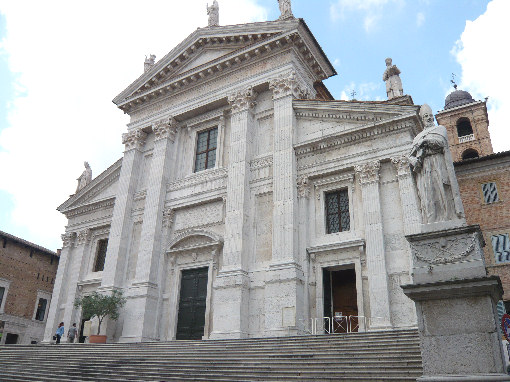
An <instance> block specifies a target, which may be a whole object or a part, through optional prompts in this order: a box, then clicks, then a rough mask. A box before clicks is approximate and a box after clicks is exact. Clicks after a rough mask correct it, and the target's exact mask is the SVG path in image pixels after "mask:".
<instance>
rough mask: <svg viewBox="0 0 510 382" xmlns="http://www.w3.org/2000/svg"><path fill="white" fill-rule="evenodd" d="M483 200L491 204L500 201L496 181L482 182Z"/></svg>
mask: <svg viewBox="0 0 510 382" xmlns="http://www.w3.org/2000/svg"><path fill="white" fill-rule="evenodd" d="M482 192H483V200H484V202H485V203H486V204H491V203H495V202H498V201H499V195H498V188H497V187H496V183H494V182H489V183H484V184H482Z"/></svg>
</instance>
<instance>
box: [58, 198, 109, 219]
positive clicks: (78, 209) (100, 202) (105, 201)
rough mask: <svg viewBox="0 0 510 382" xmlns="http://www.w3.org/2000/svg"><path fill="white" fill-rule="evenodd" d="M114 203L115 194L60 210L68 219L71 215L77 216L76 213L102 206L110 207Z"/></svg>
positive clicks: (87, 211) (102, 207) (86, 211)
mask: <svg viewBox="0 0 510 382" xmlns="http://www.w3.org/2000/svg"><path fill="white" fill-rule="evenodd" d="M114 205H115V196H112V197H110V198H106V199H102V200H97V201H95V202H93V203H90V204H86V205H83V206H79V207H76V208H73V209H70V210H67V211H61V212H62V213H64V214H65V216H66V217H67V218H68V219H70V218H71V217H74V216H77V215H83V214H86V213H89V212H92V211H95V210H98V209H104V208H110V207H112V208H113V206H114Z"/></svg>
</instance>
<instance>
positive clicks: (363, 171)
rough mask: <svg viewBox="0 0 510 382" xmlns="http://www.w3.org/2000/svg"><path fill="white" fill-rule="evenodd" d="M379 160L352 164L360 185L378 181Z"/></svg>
mask: <svg viewBox="0 0 510 382" xmlns="http://www.w3.org/2000/svg"><path fill="white" fill-rule="evenodd" d="M380 168H381V162H379V161H378V160H374V161H371V162H368V163H365V164H362V165H357V166H354V170H355V171H356V175H357V176H358V177H359V184H361V185H362V186H364V185H367V184H372V183H378V182H379V170H380Z"/></svg>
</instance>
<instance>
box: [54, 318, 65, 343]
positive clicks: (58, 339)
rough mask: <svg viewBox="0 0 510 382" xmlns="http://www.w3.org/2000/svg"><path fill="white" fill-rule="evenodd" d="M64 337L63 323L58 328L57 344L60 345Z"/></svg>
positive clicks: (56, 334)
mask: <svg viewBox="0 0 510 382" xmlns="http://www.w3.org/2000/svg"><path fill="white" fill-rule="evenodd" d="M63 335H64V323H63V322H61V323H60V324H58V328H57V331H56V332H55V337H57V342H56V343H57V344H59V343H60V339H61V338H62V336H63Z"/></svg>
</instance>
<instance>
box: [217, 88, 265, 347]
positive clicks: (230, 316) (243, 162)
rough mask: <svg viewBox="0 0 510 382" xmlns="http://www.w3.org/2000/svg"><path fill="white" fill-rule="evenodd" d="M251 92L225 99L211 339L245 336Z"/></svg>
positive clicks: (242, 92)
mask: <svg viewBox="0 0 510 382" xmlns="http://www.w3.org/2000/svg"><path fill="white" fill-rule="evenodd" d="M256 97H257V93H255V92H254V91H253V89H252V88H251V87H250V88H247V89H245V90H242V91H239V92H237V93H234V94H232V95H230V96H229V97H228V102H229V103H230V105H231V106H232V114H231V127H230V156H229V165H228V183H227V200H226V216H225V229H226V232H225V244H224V246H223V266H222V269H221V270H220V272H219V273H218V275H217V276H216V279H215V282H214V291H215V306H214V315H213V332H212V333H211V338H219V337H221V338H225V337H228V338H244V337H247V336H248V301H249V279H248V273H247V272H246V266H247V261H248V259H247V253H246V251H247V248H246V246H247V236H248V234H249V233H248V229H250V227H248V223H247V220H248V219H247V218H248V212H249V202H250V157H251V146H252V131H253V128H254V126H253V107H254V106H255V99H256Z"/></svg>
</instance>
